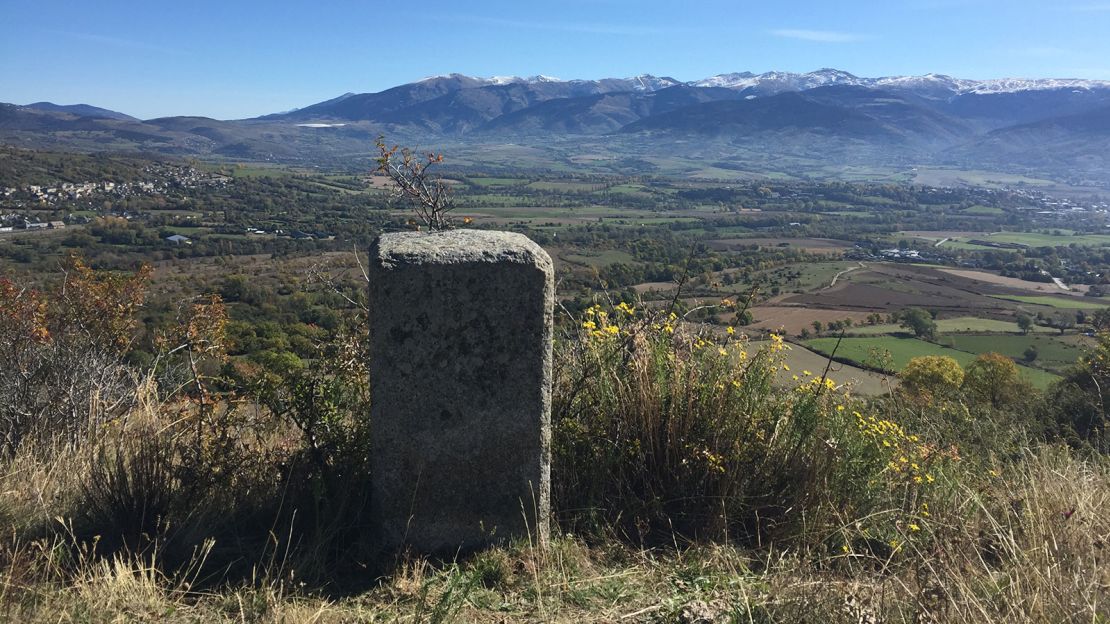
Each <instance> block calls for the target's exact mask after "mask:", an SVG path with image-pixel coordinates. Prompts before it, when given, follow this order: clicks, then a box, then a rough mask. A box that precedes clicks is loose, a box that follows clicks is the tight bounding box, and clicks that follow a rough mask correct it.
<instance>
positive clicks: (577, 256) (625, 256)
mask: <svg viewBox="0 0 1110 624" xmlns="http://www.w3.org/2000/svg"><path fill="white" fill-rule="evenodd" d="M560 257H561V258H562V259H564V260H566V261H567V262H573V263H574V264H584V265H587V266H593V267H603V266H608V265H610V264H615V263H617V262H624V263H632V262H636V259H635V258H633V257H632V255H631V254H629V253H628V252H624V251H618V250H616V249H607V250H602V251H582V252H580V253H568V254H562V255H561V256H560Z"/></svg>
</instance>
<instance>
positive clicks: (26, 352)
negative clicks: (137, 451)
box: [0, 258, 150, 452]
mask: <svg viewBox="0 0 1110 624" xmlns="http://www.w3.org/2000/svg"><path fill="white" fill-rule="evenodd" d="M149 276H150V268H149V267H145V266H144V267H142V268H140V269H139V270H138V271H136V272H135V273H132V274H117V273H106V272H97V271H93V270H92V269H91V268H89V267H88V266H86V265H85V264H84V263H83V262H82V261H81V260H80V259H77V258H71V259H70V260H69V261H68V263H67V264H66V266H65V272H64V279H63V281H62V283H61V284H60V285H59V286H58V288H57V290H56V291H55V292H52V293H50V294H47V293H43V292H39V291H36V290H32V289H27V288H21V287H19V286H17V285H16V284H15V283H13V282H12V281H11V280H6V279H5V280H0V443H2V445H3V448H4V450H5V451H6V452H12V451H14V450H15V449H16V448H18V447H19V445H20V444H22V443H23V442H24V441H25V440H26V439H27V438H28V437H38V438H43V437H50V438H57V437H61V438H63V439H66V440H68V441H70V442H75V441H76V439H77V438H78V437H80V436H81V435H83V433H84V432H86V431H87V430H88V426H89V424H90V422H91V421H103V420H106V419H110V418H112V417H114V416H115V415H118V414H120V413H122V412H124V411H126V409H127V408H128V407H129V406H130V404H131V401H132V400H133V397H134V394H135V388H136V385H137V384H136V382H135V379H134V377H133V375H132V372H131V371H130V370H129V368H128V367H127V366H125V365H124V363H123V357H124V355H125V353H126V352H127V350H128V349H129V347H130V345H131V341H132V339H133V336H134V331H135V326H136V319H135V316H136V314H137V312H138V310H139V309H140V308H141V306H142V303H143V298H144V295H145V291H146V284H147V282H148V280H149Z"/></svg>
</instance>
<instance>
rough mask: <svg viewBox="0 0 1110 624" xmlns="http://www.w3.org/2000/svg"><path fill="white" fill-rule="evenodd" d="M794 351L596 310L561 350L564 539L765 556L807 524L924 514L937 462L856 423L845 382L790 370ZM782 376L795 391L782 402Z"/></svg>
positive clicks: (898, 433) (558, 486) (815, 527)
mask: <svg viewBox="0 0 1110 624" xmlns="http://www.w3.org/2000/svg"><path fill="white" fill-rule="evenodd" d="M788 348H789V346H788V345H786V344H785V343H784V342H783V340H782V338H781V337H778V336H772V337H771V340H770V341H769V342H768V343H767V344H766V345H763V346H757V345H753V344H751V343H749V342H748V341H747V340H746V339H745V338H734V337H733V336H732V335H729V337H728V338H727V339H724V340H722V339H721V338H719V337H715V336H713V335H711V334H708V333H705V330H704V329H703V330H701V331H698V330H693V329H690V328H688V327H687V326H686V325H684V324H683V323H681V322H680V320H679V319H678V318H677V317H675V316H674V315H671V316H669V317H667V316H662V317H658V316H654V315H651V316H647V317H640V318H637V316H636V315H635V312H634V310H633V308H631V306H628V305H627V304H621V306H618V307H617V308H616V309H615V310H613V311H611V312H606V311H605V310H602V309H601V308H599V307H596V306H595V307H594V308H591V309H589V310H587V311H586V317H585V319H584V320H583V321H582V323H581V331H580V332H579V333H578V334H577V335H575V336H572V337H570V338H568V339H567V340H566V341H562V342H560V344H559V347H558V350H557V351H558V360H559V366H558V367H557V371H558V374H557V377H556V388H555V398H556V401H555V410H554V421H555V422H554V427H555V436H554V437H555V440H554V449H555V456H554V459H553V462H554V463H553V470H552V473H553V475H554V479H555V483H554V484H553V495H554V505H555V507H556V508H557V509H561V510H563V513H564V514H565V515H564V516H563V517H562V518H561V519H562V521H563V522H564V524H565V526H567V527H568V528H574V529H576V530H598V529H599V527H607V526H612V527H615V530H617V531H618V532H620V533H621V534H622V535H624V536H625V537H627V538H630V539H632V540H634V541H637V540H638V541H640V542H642V543H653V542H666V543H673V541H674V540H675V539H676V536H678V537H682V538H722V537H730V538H735V539H740V540H749V541H752V542H757V541H761V540H767V539H772V538H774V537H786V536H789V535H800V533H801V532H802V520H803V517H804V520H805V523H806V526H807V528H808V529H809V530H811V531H817V532H819V530H820V529H825V530H828V529H829V528H830V527H831V526H835V525H839V521H838V518H839V517H840V514H841V512H844V513H850V514H851V517H853V518H858V517H866V516H867V515H868V514H869V513H872V512H878V511H879V510H880V509H881V510H882V511H881V512H879V513H877V515H876V518H881V521H888V520H890V519H891V518H892V517H893V516H896V515H898V514H900V513H902V511H903V510H904V509H905V510H907V511H912V507H913V505H914V503H913V501H915V500H917V499H918V496H919V490H920V489H922V488H926V487H928V486H929V484H930V483H931V482H932V481H933V479H934V476H933V475H932V474H931V473H930V472H929V470H930V466H931V465H932V464H933V463H934V462H935V461H936V460H937V459H938V455H937V454H936V453H934V452H932V451H931V450H930V449H928V448H926V447H925V446H924V445H923V444H922V443H921V442H920V440H918V439H917V438H916V437H915V436H910V435H909V434H907V433H906V432H905V431H904V430H903V429H902V428H901V427H900V426H898V425H897V423H894V422H893V421H891V420H888V419H884V418H881V417H874V416H864V415H863V414H862V413H861V412H859V411H857V410H856V409H853V403H852V402H851V400H850V397H849V396H848V395H847V394H846V392H845V389H844V388H840V387H838V386H837V384H836V383H835V382H834V381H832V380H831V379H825V378H822V377H820V376H817V375H813V374H812V373H810V372H809V371H789V367H788V366H787V365H786V364H785V362H784V361H783V359H782V355H783V352H784V351H785V350H786V349H788ZM783 373H786V374H788V375H790V376H791V377H792V378H793V379H794V380H795V381H796V385H795V387H794V388H793V389H779V388H776V385H775V378H776V375H779V374H783ZM848 510H850V511H848ZM863 524H864V525H866V524H868V523H867V522H865V523H863ZM861 526H862V525H861ZM819 527H820V529H819ZM602 530H603V529H602Z"/></svg>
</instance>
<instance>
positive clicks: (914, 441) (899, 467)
mask: <svg viewBox="0 0 1110 624" xmlns="http://www.w3.org/2000/svg"><path fill="white" fill-rule="evenodd" d="M852 414H853V415H854V416H855V417H856V425H857V426H858V427H859V430H860V432H861V433H863V435H864V436H866V437H868V438H870V439H871V440H872V441H874V442H875V444H876V445H877V446H878V447H879V448H880V449H881V450H882V451H883V452H884V453H885V454H887V455H888V456H889V460H888V461H887V469H888V470H889V471H890V472H891V473H892V474H894V475H896V476H899V477H904V478H906V479H908V480H910V481H912V482H913V483H915V484H922V483H932V482H933V481H935V480H936V478H935V477H933V475H932V474H930V473H929V472H928V471H927V470H926V469H925V468H923V467H922V465H921V464H922V463H924V462H926V461H927V460H929V459H930V458H931V457H932V453H931V451H930V449H929V447H927V446H925V445H923V444H921V441H920V439H919V438H918V437H917V436H916V435H912V434H908V433H906V430H905V429H903V428H902V426H901V425H899V424H898V423H896V422H894V421H892V420H887V419H879V418H876V417H875V416H866V417H865V416H864V415H863V414H861V413H859V412H858V411H854V412H852ZM919 462H920V463H919Z"/></svg>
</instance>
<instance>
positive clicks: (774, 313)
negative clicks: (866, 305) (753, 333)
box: [749, 306, 869, 336]
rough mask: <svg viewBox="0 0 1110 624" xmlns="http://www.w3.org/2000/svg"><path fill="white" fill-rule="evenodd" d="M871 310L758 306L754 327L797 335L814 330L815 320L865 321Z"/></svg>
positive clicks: (754, 313) (753, 316) (752, 325)
mask: <svg viewBox="0 0 1110 624" xmlns="http://www.w3.org/2000/svg"><path fill="white" fill-rule="evenodd" d="M868 314H869V312H854V311H848V310H822V309H819V308H806V307H801V306H757V307H754V308H752V318H753V319H755V322H754V323H752V324H751V325H750V326H749V327H751V328H753V329H779V328H782V329H785V330H786V331H787V332H788V333H789V334H790V335H791V336H797V335H798V334H799V333H801V331H802V330H803V329H808V330H810V331H813V327H812V325H813V321H821V322H822V323H828V322H830V321H842V320H844V319H846V318H850V319H852V322H853V323H860V324H862V323H865V322H866V320H867V315H868Z"/></svg>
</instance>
